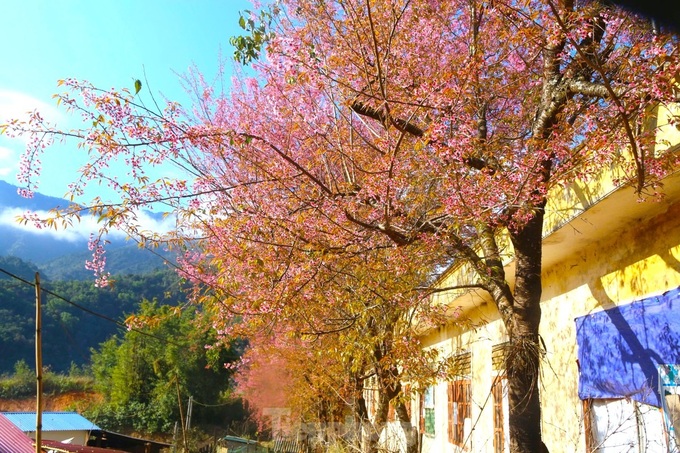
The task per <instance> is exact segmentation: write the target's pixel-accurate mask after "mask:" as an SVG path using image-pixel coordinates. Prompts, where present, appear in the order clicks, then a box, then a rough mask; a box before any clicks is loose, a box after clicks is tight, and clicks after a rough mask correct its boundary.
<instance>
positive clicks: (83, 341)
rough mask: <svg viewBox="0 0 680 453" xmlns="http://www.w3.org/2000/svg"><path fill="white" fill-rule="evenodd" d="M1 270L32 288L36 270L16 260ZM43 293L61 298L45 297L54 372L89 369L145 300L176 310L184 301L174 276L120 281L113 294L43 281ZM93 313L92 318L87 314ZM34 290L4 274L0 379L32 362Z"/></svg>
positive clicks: (0, 281) (4, 260)
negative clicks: (98, 350)
mask: <svg viewBox="0 0 680 453" xmlns="http://www.w3.org/2000/svg"><path fill="white" fill-rule="evenodd" d="M0 269H3V270H6V271H8V272H10V273H12V274H14V275H17V276H19V277H21V278H23V279H25V280H27V281H29V282H33V280H34V275H35V272H36V271H37V270H38V269H37V267H36V266H35V265H32V264H30V263H26V262H24V261H22V260H20V259H18V258H15V257H0ZM41 283H42V287H43V288H44V289H46V290H49V291H50V292H52V293H54V294H56V295H58V296H61V298H59V297H55V296H54V295H50V294H43V298H42V307H43V312H42V313H43V315H42V316H43V330H42V334H43V363H44V365H45V366H47V367H50V369H52V370H53V371H67V370H68V369H69V368H70V367H71V364H72V363H75V364H76V365H79V366H80V365H83V364H88V363H89V361H90V355H91V349H92V348H97V347H98V346H99V344H100V343H102V342H104V341H106V340H107V339H109V338H110V337H111V336H112V335H114V334H116V333H118V332H120V331H121V330H123V329H122V327H121V326H120V325H117V324H116V323H114V322H113V321H118V322H119V323H120V322H122V321H123V320H124V319H125V317H126V316H127V315H130V314H132V313H135V312H137V310H138V308H139V306H140V303H141V301H142V300H149V301H151V300H154V299H156V300H158V301H159V302H160V303H163V304H169V305H177V304H178V303H179V302H180V301H181V300H182V295H181V292H180V284H179V279H178V278H177V276H176V275H175V274H174V273H172V272H171V271H170V270H164V271H156V272H153V273H148V274H144V275H132V274H128V275H120V276H118V277H116V282H115V284H114V285H113V287H110V288H97V287H95V286H94V284H93V282H92V281H52V280H49V279H46V278H43V277H41ZM88 311H89V312H88ZM34 336H35V289H34V287H33V286H31V285H29V284H27V283H25V282H23V281H21V280H18V279H15V278H12V277H10V276H8V275H6V274H4V273H2V274H0V351H2V354H0V373H6V372H11V371H12V370H13V367H14V364H15V363H16V362H17V361H19V360H22V359H23V360H25V361H26V362H27V363H28V364H32V363H33V362H34V355H35V352H34V351H35V342H34Z"/></svg>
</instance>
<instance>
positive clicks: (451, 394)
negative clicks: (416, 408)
mask: <svg viewBox="0 0 680 453" xmlns="http://www.w3.org/2000/svg"><path fill="white" fill-rule="evenodd" d="M471 360H472V355H471V354H470V352H465V353H462V354H458V355H457V356H455V357H453V360H452V365H453V367H452V374H453V376H454V377H453V379H451V380H450V381H449V382H448V385H447V399H448V441H449V443H451V444H453V445H457V446H458V447H461V448H465V444H466V443H468V441H469V439H467V436H466V434H465V420H466V419H472V380H471V374H472V367H471Z"/></svg>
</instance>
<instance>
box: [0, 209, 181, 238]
mask: <svg viewBox="0 0 680 453" xmlns="http://www.w3.org/2000/svg"><path fill="white" fill-rule="evenodd" d="M25 212H26V211H25V210H23V209H21V208H5V209H3V210H1V211H0V225H4V226H9V227H11V228H16V229H19V230H23V231H27V232H31V233H35V234H42V235H49V236H51V237H52V238H53V239H56V240H61V241H69V242H78V241H87V240H88V239H89V237H90V234H92V233H97V231H98V230H99V226H100V225H99V224H98V223H97V220H96V218H95V217H93V216H82V217H81V218H80V222H76V223H74V224H73V226H70V227H68V228H66V229H64V228H61V226H60V227H59V228H58V229H56V230H55V229H54V228H37V227H36V226H35V225H34V224H33V223H32V222H28V223H26V224H24V223H20V222H19V221H18V220H17V219H18V218H19V217H20V216H22V215H23V214H25ZM34 213H35V214H36V215H37V216H38V217H41V218H45V217H47V216H48V213H47V212H45V211H35V212H34ZM137 220H138V222H139V224H140V227H141V229H143V230H146V231H154V232H158V233H164V232H168V231H170V230H172V229H173V228H174V227H175V219H174V216H168V217H165V218H164V219H162V220H156V219H154V218H152V217H150V216H149V215H147V214H146V213H140V214H139V215H138V219H137ZM125 236H126V235H125V233H123V232H122V231H116V230H111V231H109V233H108V237H109V239H114V238H119V239H123V238H125Z"/></svg>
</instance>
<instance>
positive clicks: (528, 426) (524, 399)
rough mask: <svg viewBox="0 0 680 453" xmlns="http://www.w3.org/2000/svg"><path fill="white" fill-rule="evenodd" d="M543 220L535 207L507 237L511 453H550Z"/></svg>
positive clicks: (507, 368) (539, 211) (507, 360)
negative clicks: (543, 390)
mask: <svg viewBox="0 0 680 453" xmlns="http://www.w3.org/2000/svg"><path fill="white" fill-rule="evenodd" d="M543 216H544V211H543V206H539V207H538V208H537V209H536V212H535V215H534V216H533V217H532V218H531V219H530V220H529V222H528V223H527V224H526V225H524V226H523V227H522V228H520V229H518V230H517V231H512V232H511V233H510V235H511V239H512V243H513V246H514V249H515V260H516V261H515V262H516V266H517V267H516V274H515V275H516V280H515V295H514V304H513V313H512V325H511V326H509V327H510V329H508V331H509V336H510V346H509V348H508V351H507V355H506V370H507V379H508V399H509V404H510V411H509V412H510V414H509V415H510V423H509V425H510V451H511V452H512V453H520V452H521V453H545V452H547V451H548V449H547V448H546V446H545V444H544V443H543V440H542V438H541V401H540V395H539V386H538V383H539V366H540V361H541V355H542V350H541V345H540V339H539V334H538V327H539V324H540V321H541V305H540V303H541V259H542V252H541V244H542V241H541V238H542V232H543Z"/></svg>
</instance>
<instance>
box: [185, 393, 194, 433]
mask: <svg viewBox="0 0 680 453" xmlns="http://www.w3.org/2000/svg"><path fill="white" fill-rule="evenodd" d="M193 410H194V397H193V396H189V404H188V405H187V429H186V430H187V431H189V430H190V429H191V413H192V412H193Z"/></svg>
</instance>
